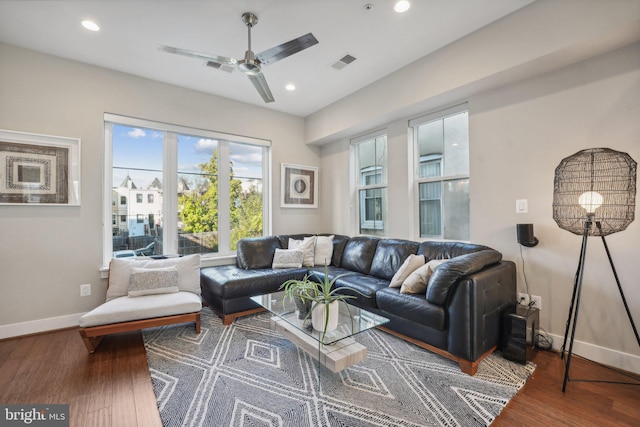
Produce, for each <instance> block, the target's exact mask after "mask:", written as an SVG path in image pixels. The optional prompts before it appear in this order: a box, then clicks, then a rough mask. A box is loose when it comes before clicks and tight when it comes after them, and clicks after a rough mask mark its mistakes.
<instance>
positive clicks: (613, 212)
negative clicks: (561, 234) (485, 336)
mask: <svg viewBox="0 0 640 427" xmlns="http://www.w3.org/2000/svg"><path fill="white" fill-rule="evenodd" d="M636 174H637V163H636V162H635V161H634V160H633V159H632V158H631V157H630V156H629V155H628V154H627V153H622V152H620V151H615V150H611V149H608V148H590V149H587V150H582V151H579V152H577V153H576V154H574V155H572V156H569V157H567V158H565V159H563V160H562V162H560V164H559V165H558V167H557V168H556V172H555V178H554V186H553V219H554V220H555V221H556V223H557V224H558V226H559V227H560V228H562V229H564V230H567V231H570V232H571V233H574V234H577V235H582V247H581V249H580V260H579V261H578V270H577V271H576V275H575V281H574V285H573V296H572V297H571V305H570V307H569V315H568V318H567V324H566V330H565V334H564V342H563V344H562V349H561V356H562V358H563V359H564V358H565V356H566V359H565V369H564V381H563V383H562V391H563V392H564V391H565V389H566V387H567V381H569V380H570V378H569V369H570V367H571V355H572V353H573V340H574V337H575V332H576V324H577V322H578V311H579V309H580V296H581V295H580V294H581V291H582V277H583V273H584V262H585V255H586V252H587V238H588V237H589V236H600V237H601V238H602V243H603V245H604V248H605V251H606V253H607V257H608V258H609V264H611V269H612V270H613V276H614V277H615V280H616V283H617V285H618V291H619V292H620V296H621V297H622V302H623V304H624V308H625V309H626V311H627V316H628V317H629V322H630V323H631V327H632V328H633V332H634V333H635V335H636V341H638V346H640V337H638V330H637V329H636V325H635V323H634V322H633V317H632V316H631V312H630V311H629V306H628V305H627V300H626V298H625V297H624V292H623V290H622V287H621V286H620V280H619V279H618V274H617V273H616V269H615V267H614V265H613V259H612V258H611V254H610V253H609V247H608V246H607V242H606V240H605V236H607V235H609V234H612V233H616V232H618V231H623V230H624V229H626V228H627V226H628V225H629V224H630V223H631V222H632V221H633V219H634V214H635V205H636ZM569 329H571V333H570V334H569ZM567 339H568V340H569V347H568V350H567ZM600 382H610V381H600ZM624 384H635V385H640V384H636V383H624Z"/></svg>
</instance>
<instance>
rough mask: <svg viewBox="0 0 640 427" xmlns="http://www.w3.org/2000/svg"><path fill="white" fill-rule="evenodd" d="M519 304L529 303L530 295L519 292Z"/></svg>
mask: <svg viewBox="0 0 640 427" xmlns="http://www.w3.org/2000/svg"><path fill="white" fill-rule="evenodd" d="M518 304H520V305H529V295H528V294H525V293H523V292H518Z"/></svg>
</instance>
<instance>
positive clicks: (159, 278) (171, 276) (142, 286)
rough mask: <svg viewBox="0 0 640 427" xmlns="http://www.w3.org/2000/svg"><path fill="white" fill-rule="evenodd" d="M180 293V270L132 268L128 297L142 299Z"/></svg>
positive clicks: (172, 268)
mask: <svg viewBox="0 0 640 427" xmlns="http://www.w3.org/2000/svg"><path fill="white" fill-rule="evenodd" d="M178 291H179V289H178V269H177V268H176V267H175V266H171V267H164V268H137V267H131V276H130V277H129V293H128V294H127V295H128V296H130V297H140V296H143V295H152V294H170V293H173V292H178Z"/></svg>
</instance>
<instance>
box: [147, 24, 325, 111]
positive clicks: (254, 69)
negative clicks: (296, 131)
mask: <svg viewBox="0 0 640 427" xmlns="http://www.w3.org/2000/svg"><path fill="white" fill-rule="evenodd" d="M242 22H244V24H245V25H246V26H247V29H248V34H249V48H248V49H247V51H246V52H245V54H244V58H243V59H240V60H237V59H235V58H228V57H226V56H219V55H211V54H208V53H201V52H195V51H192V50H187V49H180V48H177V47H171V46H163V45H158V50H160V51H162V52H167V53H175V54H177V55H183V56H188V57H191V58H197V59H204V60H205V61H207V62H206V63H205V65H207V66H209V67H213V68H217V69H221V68H224V69H228V70H229V71H233V68H231V67H234V66H235V67H237V68H238V70H240V71H241V72H242V73H244V74H245V75H246V76H247V77H249V80H251V83H253V86H254V87H255V88H256V90H257V91H258V93H259V94H260V96H262V99H264V102H273V101H275V99H274V98H273V95H272V94H271V90H270V89H269V85H268V84H267V80H266V79H265V77H264V74H262V72H261V66H262V65H269V64H273V63H274V62H276V61H280V60H281V59H284V58H286V57H288V56H291V55H293V54H294V53H298V52H300V51H302V50H304V49H306V48H309V47H311V46H313V45H315V44H317V43H318V40H317V39H316V38H315V37H314V36H313V34H311V33H308V34H305V35H304V36H300V37H298V38H297V39H293V40H290V41H288V42H286V43H282V44H281V45H278V46H275V47H272V48H271V49H267V50H265V51H264V52H260V53H258V54H257V55H256V54H254V53H253V51H252V50H251V28H252V27H254V26H255V25H256V24H257V23H258V17H257V16H256V15H255V14H253V13H251V12H246V13H243V14H242ZM225 66H226V67H225Z"/></svg>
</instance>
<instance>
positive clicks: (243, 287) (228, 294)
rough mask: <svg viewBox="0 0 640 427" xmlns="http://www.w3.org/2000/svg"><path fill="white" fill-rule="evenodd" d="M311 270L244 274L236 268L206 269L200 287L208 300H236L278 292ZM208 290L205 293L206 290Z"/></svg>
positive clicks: (255, 270)
mask: <svg viewBox="0 0 640 427" xmlns="http://www.w3.org/2000/svg"><path fill="white" fill-rule="evenodd" d="M308 272H309V269H308V268H304V267H303V268H287V269H278V270H273V269H271V268H263V269H250V270H245V269H241V268H238V267H236V266H235V265H221V266H219V267H205V268H203V269H202V270H201V271H200V286H202V288H203V293H204V295H205V297H206V298H209V297H215V298H217V299H221V300H225V299H233V298H241V297H252V296H255V295H262V294H268V293H271V292H276V291H277V290H278V288H279V287H280V285H282V284H283V283H284V282H286V281H287V280H290V279H302V278H303V277H304V275H305V274H307V273H308ZM205 287H206V290H204V288H205Z"/></svg>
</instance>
